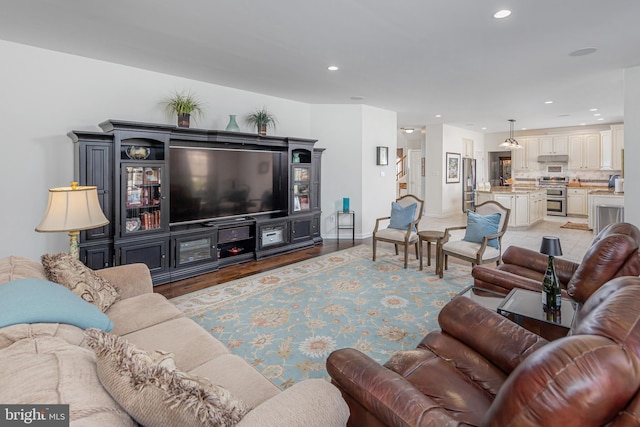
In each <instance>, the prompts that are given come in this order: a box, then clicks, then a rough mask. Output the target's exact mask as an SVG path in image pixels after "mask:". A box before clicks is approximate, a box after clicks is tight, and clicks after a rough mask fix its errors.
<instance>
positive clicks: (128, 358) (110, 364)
mask: <svg viewBox="0 0 640 427" xmlns="http://www.w3.org/2000/svg"><path fill="white" fill-rule="evenodd" d="M85 334H86V336H87V342H88V344H89V346H90V347H92V348H93V349H94V351H95V352H96V357H97V365H98V376H99V378H100V381H101V382H102V385H103V386H104V387H105V388H106V389H107V390H108V391H109V393H111V395H112V396H113V397H114V398H115V399H116V400H117V401H118V402H119V403H120V404H121V405H122V406H123V407H124V408H125V409H126V410H127V411H128V412H129V414H131V416H132V417H133V418H135V419H136V421H138V422H139V423H140V424H142V425H145V426H147V427H154V426H158V427H170V426H179V427H183V426H196V425H202V426H218V425H225V426H232V425H235V424H236V423H237V422H238V421H240V420H241V419H242V417H243V416H244V415H245V414H246V413H247V411H248V408H247V407H246V405H245V404H244V403H243V402H241V401H239V400H237V399H235V398H234V397H233V396H232V395H231V393H230V392H229V391H228V390H226V389H224V388H222V387H219V386H215V385H213V384H211V383H210V382H209V381H208V380H207V379H205V378H201V377H197V376H193V375H189V374H186V373H184V372H181V371H179V370H178V369H176V367H175V364H174V363H173V360H172V357H171V356H170V355H168V354H166V353H159V354H158V353H156V354H153V355H150V354H148V353H147V352H145V351H144V350H140V349H138V348H136V347H135V346H133V345H132V344H130V343H128V342H127V340H125V339H123V338H121V337H118V336H117V335H113V334H108V333H105V332H103V331H100V330H98V329H89V330H87V331H86V332H85Z"/></svg>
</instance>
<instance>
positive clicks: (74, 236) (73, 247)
mask: <svg viewBox="0 0 640 427" xmlns="http://www.w3.org/2000/svg"><path fill="white" fill-rule="evenodd" d="M79 235H80V232H79V231H70V232H69V255H71V256H72V257H74V258H75V259H80V249H79V248H78V236H79Z"/></svg>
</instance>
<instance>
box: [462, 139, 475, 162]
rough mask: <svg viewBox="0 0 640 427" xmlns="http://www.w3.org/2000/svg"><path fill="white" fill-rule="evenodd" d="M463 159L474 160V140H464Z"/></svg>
mask: <svg viewBox="0 0 640 427" xmlns="http://www.w3.org/2000/svg"><path fill="white" fill-rule="evenodd" d="M462 157H469V158H470V159H472V158H473V139H469V138H462Z"/></svg>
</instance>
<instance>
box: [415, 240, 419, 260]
mask: <svg viewBox="0 0 640 427" xmlns="http://www.w3.org/2000/svg"><path fill="white" fill-rule="evenodd" d="M415 247H416V259H418V257H419V256H420V254H419V253H418V244H417V243H416V244H415Z"/></svg>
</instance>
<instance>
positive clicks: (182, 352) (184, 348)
mask: <svg viewBox="0 0 640 427" xmlns="http://www.w3.org/2000/svg"><path fill="white" fill-rule="evenodd" d="M123 337H124V338H126V339H127V340H128V341H129V342H130V343H131V344H133V345H135V346H137V347H139V348H142V349H145V350H147V351H152V350H163V351H167V352H171V353H174V354H175V355H176V357H175V359H176V363H177V364H178V366H180V368H181V369H184V370H185V371H190V370H191V369H193V368H196V367H198V366H200V365H202V364H204V363H206V362H208V361H209V360H211V359H212V358H214V357H218V356H220V355H222V354H227V353H229V350H227V348H226V347H225V346H224V345H223V344H222V343H221V342H220V341H218V340H216V339H215V338H213V337H212V336H211V335H210V334H209V333H208V332H207V331H206V330H204V329H203V328H201V327H200V326H199V325H198V324H197V323H196V322H194V321H193V320H191V319H189V318H187V317H181V318H179V319H173V320H169V321H167V322H163V323H159V324H157V325H154V326H150V327H148V328H146V329H142V330H140V331H137V332H133V333H131V334H127V335H123Z"/></svg>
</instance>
